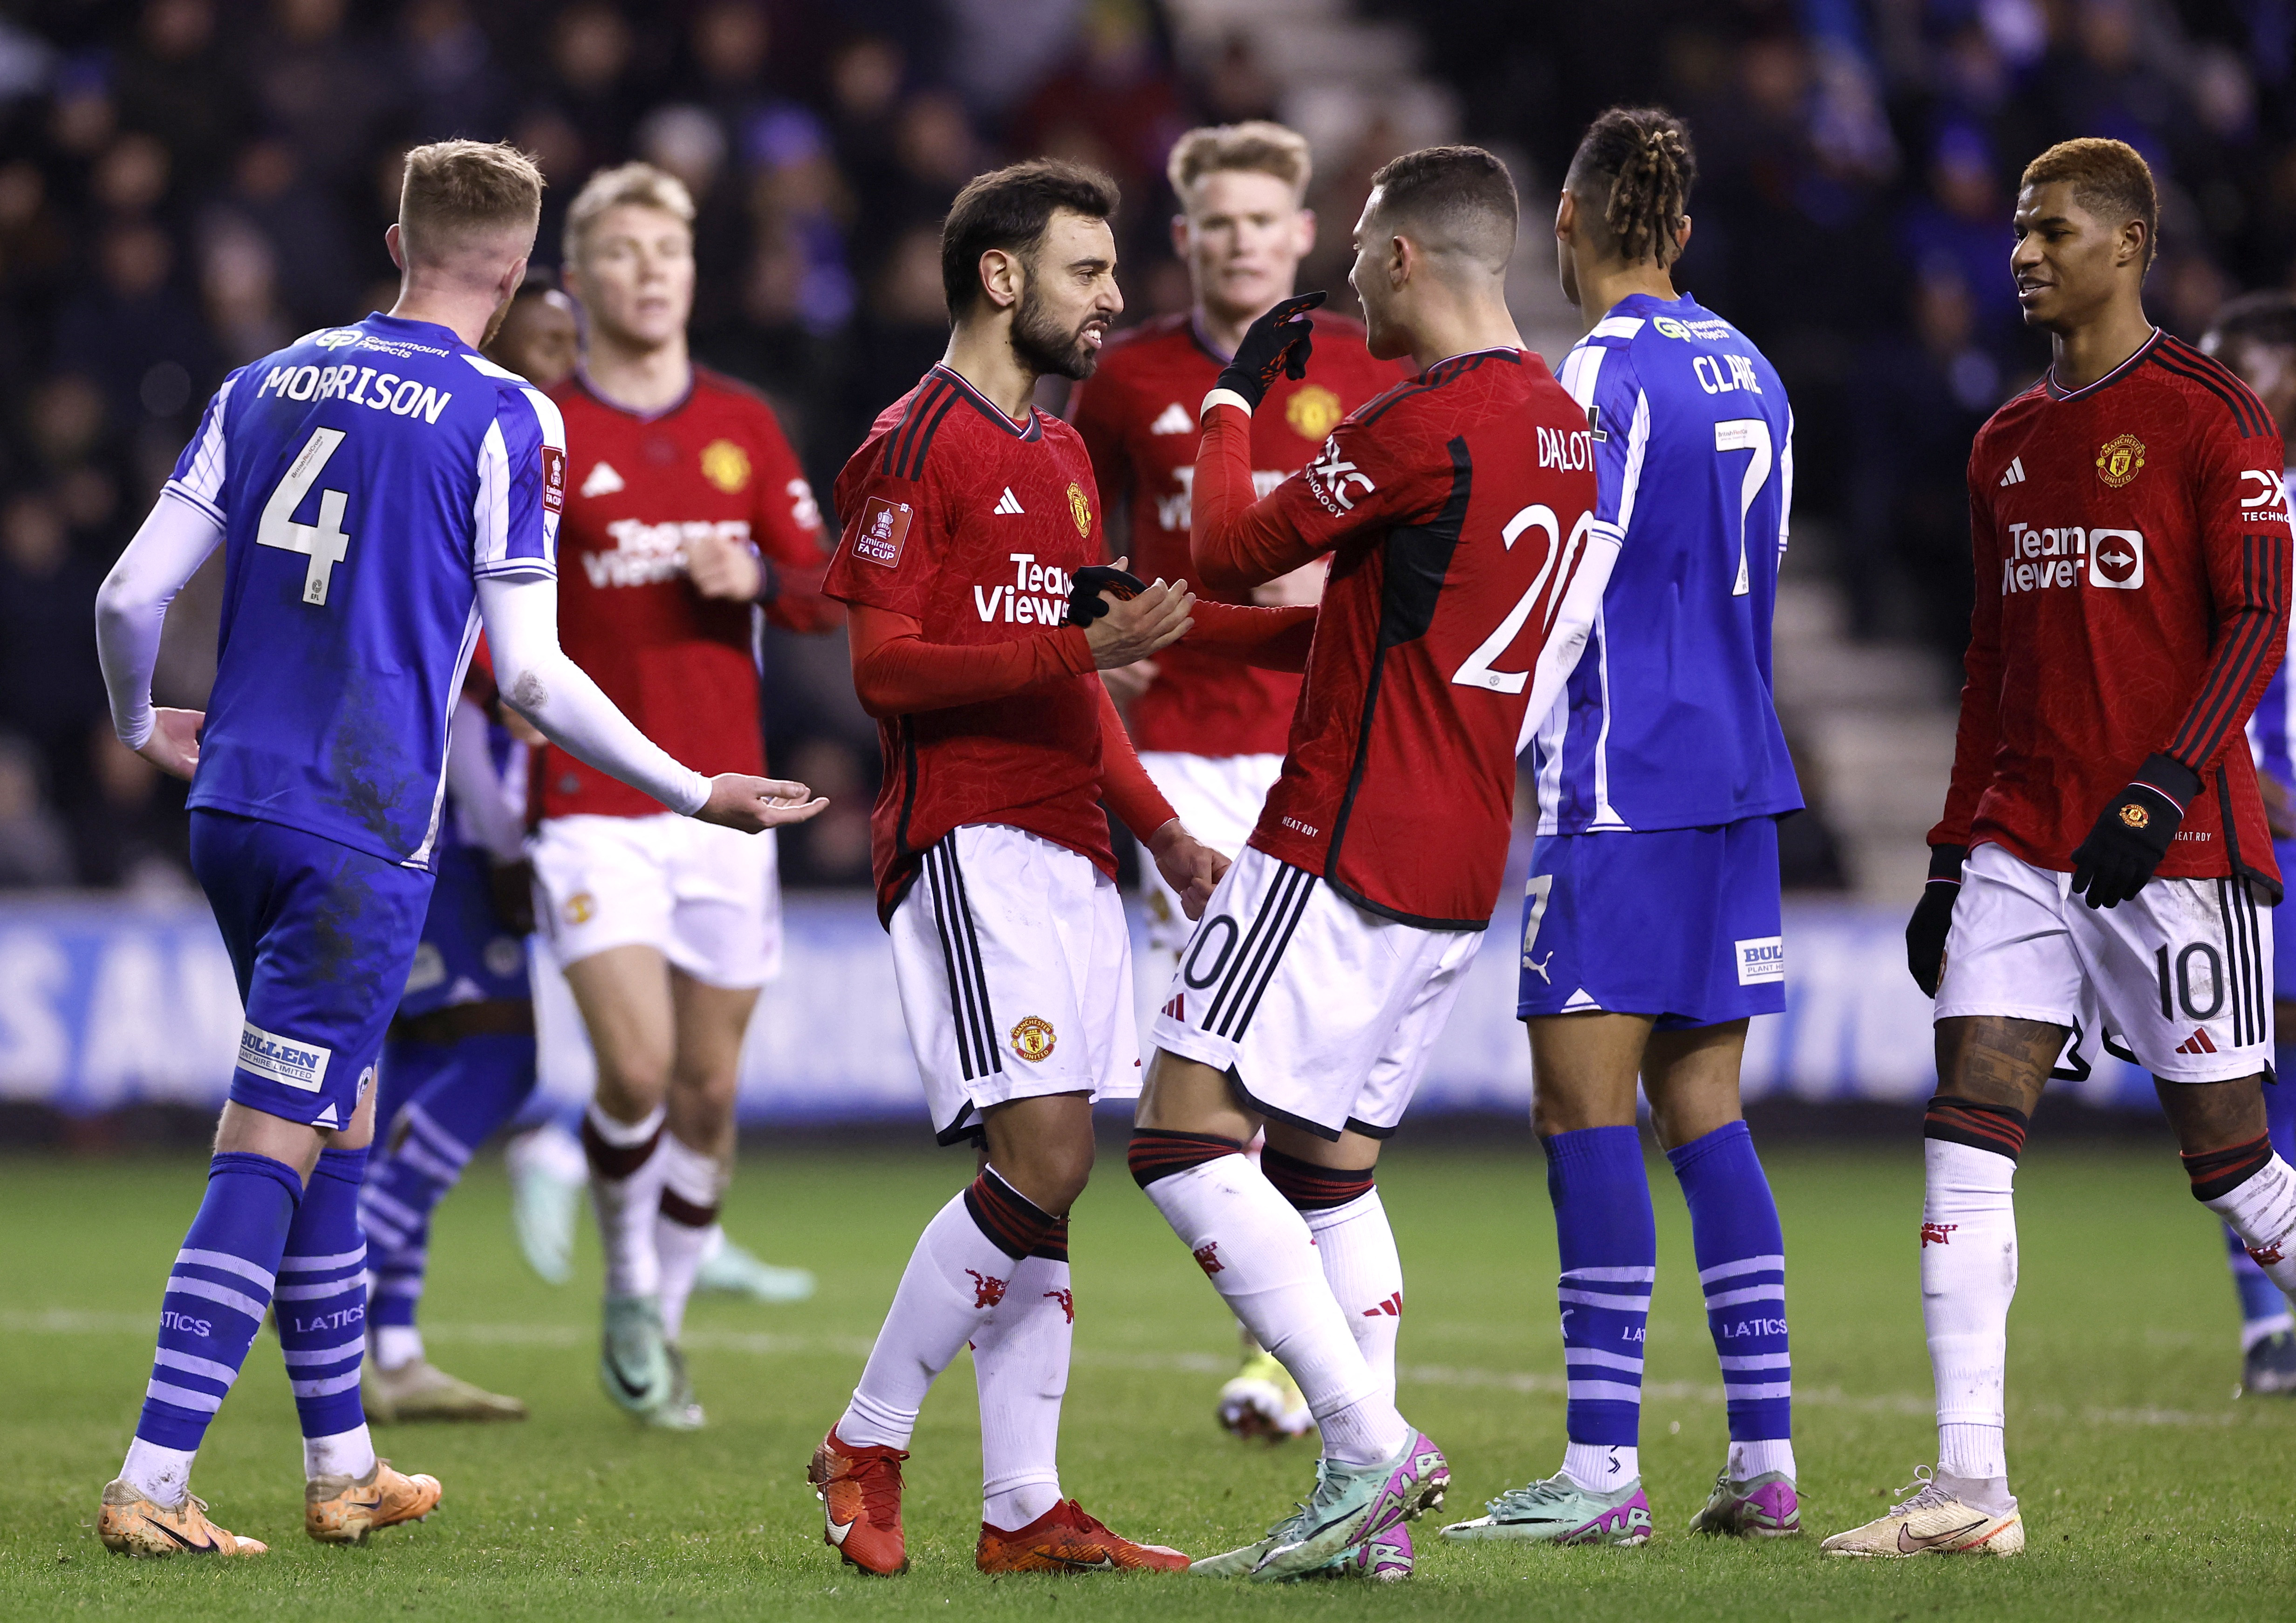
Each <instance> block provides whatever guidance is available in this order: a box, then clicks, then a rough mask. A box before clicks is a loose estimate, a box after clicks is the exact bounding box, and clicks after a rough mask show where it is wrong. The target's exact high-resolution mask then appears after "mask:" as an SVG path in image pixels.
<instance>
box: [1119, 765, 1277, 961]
mask: <svg viewBox="0 0 2296 1623" xmlns="http://www.w3.org/2000/svg"><path fill="white" fill-rule="evenodd" d="M1140 764H1141V765H1142V766H1144V767H1146V768H1147V769H1148V778H1149V781H1150V782H1151V783H1154V784H1155V785H1156V787H1157V788H1158V789H1160V790H1162V791H1164V798H1165V799H1167V800H1169V801H1170V802H1171V803H1172V810H1173V812H1174V813H1175V814H1176V815H1177V816H1178V817H1179V819H1180V821H1181V822H1182V823H1183V824H1186V826H1187V830H1188V832H1190V833H1191V834H1193V835H1194V836H1195V837H1196V838H1197V839H1199V840H1202V841H1203V842H1204V843H1205V844H1206V845H1208V846H1210V847H1211V848H1212V849H1213V850H1215V851H1218V852H1220V853H1222V854H1223V855H1225V856H1226V857H1235V856H1237V855H1238V854H1240V853H1241V852H1242V849H1243V848H1244V843H1245V841H1247V840H1250V839H1251V831H1252V830H1253V829H1254V828H1256V827H1258V826H1259V810H1260V807H1262V806H1264V805H1266V804H1267V791H1269V790H1271V789H1273V788H1275V779H1276V777H1277V775H1279V774H1281V773H1282V772H1283V757H1282V756H1280V755H1183V754H1181V753H1179V752H1178V751H1177V750H1144V751H1143V752H1142V754H1141V757H1140ZM1140 881H1141V882H1140V889H1141V896H1142V899H1143V900H1144V901H1145V902H1146V903H1147V904H1148V947H1149V950H1150V951H1151V952H1152V953H1156V954H1160V955H1161V954H1176V953H1177V952H1178V951H1179V950H1180V949H1181V948H1182V947H1185V946H1186V945H1187V944H1188V938H1189V936H1190V935H1191V934H1193V932H1194V930H1195V928H1196V927H1195V925H1194V924H1193V923H1191V922H1189V919H1188V915H1187V914H1185V912H1183V911H1182V910H1181V907H1180V894H1179V892H1178V891H1177V890H1175V889H1172V887H1171V886H1169V885H1168V884H1166V883H1165V882H1164V875H1163V874H1162V873H1160V872H1159V871H1158V869H1157V866H1156V862H1155V859H1154V858H1153V857H1150V856H1149V855H1148V853H1147V852H1146V851H1145V850H1144V851H1142V852H1141V853H1140ZM1150 962H1151V963H1156V964H1157V967H1158V972H1159V973H1161V972H1162V970H1163V967H1164V965H1165V964H1166V963H1169V959H1163V960H1161V961H1159V960H1157V959H1151V960H1150Z"/></svg>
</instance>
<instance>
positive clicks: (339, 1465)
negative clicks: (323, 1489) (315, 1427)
mask: <svg viewBox="0 0 2296 1623" xmlns="http://www.w3.org/2000/svg"><path fill="white" fill-rule="evenodd" d="M373 1469H374V1441H373V1439H372V1438H370V1437H369V1436H368V1435H367V1430H366V1422H365V1421H361V1422H359V1423H358V1424H357V1425H356V1426H353V1427H352V1428H351V1429H350V1430H348V1431H338V1432H336V1433H335V1434H334V1435H333V1436H332V1437H307V1438H305V1439H303V1475H304V1476H305V1477H307V1478H318V1477H348V1478H350V1479H351V1480H353V1481H357V1480H359V1479H361V1478H362V1477H365V1475H366V1473H367V1472H368V1471H373Z"/></svg>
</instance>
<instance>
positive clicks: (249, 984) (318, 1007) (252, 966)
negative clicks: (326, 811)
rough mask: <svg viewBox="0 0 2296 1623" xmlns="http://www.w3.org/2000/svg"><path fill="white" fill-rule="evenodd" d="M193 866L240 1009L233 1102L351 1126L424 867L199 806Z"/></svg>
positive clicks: (417, 914)
mask: <svg viewBox="0 0 2296 1623" xmlns="http://www.w3.org/2000/svg"><path fill="white" fill-rule="evenodd" d="M192 872H193V873H195V874H197V875H198V876H199V881H200V886H201V889H204V890H205V891H206V892H207V895H208V903H209V906H212V907H213V908H214V909H215V916H216V925H217V928H218V929H219V930H222V932H223V944H224V947H225V950H226V951H228V952H229V953H230V954H231V967H232V971H233V972H234V974H235V975H236V976H237V977H238V979H239V996H240V1001H241V1002H242V1004H244V1005H245V1006H246V1010H247V1024H246V1025H245V1026H244V1027H243V1028H242V1029H241V1032H240V1038H239V1063H238V1065H237V1066H236V1067H235V1068H234V1070H233V1072H232V1078H231V1097H232V1099H233V1101H234V1102H236V1103H240V1104H243V1105H246V1106H247V1107H248V1108H249V1109H250V1110H258V1111H263V1112H265V1113H266V1115H272V1116H280V1117H284V1118H285V1119H287V1120H290V1121H300V1122H305V1123H307V1124H308V1125H310V1126H312V1127H348V1126H349V1125H350V1120H351V1115H352V1112H353V1111H356V1110H357V1108H358V1103H359V1100H360V1099H361V1098H362V1097H363V1096H364V1095H365V1092H366V1090H367V1089H368V1088H369V1087H370V1086H373V1082H374V1062H375V1056H376V1055H377V1053H380V1052H381V1047H382V1034H383V1031H384V1029H386V1028H387V1027H389V1024H390V1017H391V1014H392V1012H393V1011H395V1010H396V1009H397V1008H398V998H399V993H400V991H401V989H402V988H405V986H406V970H407V966H408V964H409V963H412V962H413V961H414V948H415V944H416V942H417V941H418V940H420V939H421V936H422V915H423V913H424V911H425V910H426V909H427V908H428V907H429V906H430V874H429V873H422V872H420V871H418V870H416V869H413V868H403V867H400V866H399V865H398V864H397V863H394V862H391V861H389V859H387V858H385V857H375V856H371V855H369V854H368V853H366V852H365V851H357V850H353V849H352V848H350V847H348V846H346V845H340V844H338V843H336V842H335V841H334V840H328V839H325V838H324V837H323V836H321V835H318V834H312V833H307V832H304V831H303V830H301V829H295V828H289V827H287V826H286V825H285V824H278V823H266V822H263V821H261V820H259V819H258V818H254V817H242V816H234V814H232V813H229V812H219V811H213V810H209V809H204V808H202V809H199V810H194V811H193V813H192Z"/></svg>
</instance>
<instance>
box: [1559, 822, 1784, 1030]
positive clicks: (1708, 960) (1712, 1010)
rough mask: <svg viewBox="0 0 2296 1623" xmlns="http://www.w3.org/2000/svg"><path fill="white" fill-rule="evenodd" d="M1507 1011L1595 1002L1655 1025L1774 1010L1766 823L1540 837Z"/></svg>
mask: <svg viewBox="0 0 2296 1623" xmlns="http://www.w3.org/2000/svg"><path fill="white" fill-rule="evenodd" d="M1785 1006H1786V965H1785V944H1784V927H1783V926H1782V924H1781V923H1780V922H1779V908H1778V828H1777V824H1776V822H1775V819H1773V818H1769V817H1750V818H1747V819H1746V820H1745V821H1743V822H1740V823H1728V824H1721V825H1719V826H1718V827H1713V828H1677V829H1656V830H1652V831H1649V832H1620V833H1604V834H1549V835H1546V836H1543V837H1542V838H1541V839H1540V840H1538V844H1537V845H1536V846H1534V847H1533V848H1532V849H1531V857H1530V879H1529V883H1528V884H1526V885H1525V887H1524V889H1523V909H1522V939H1521V982H1520V987H1519V990H1518V992H1517V996H1516V1003H1515V1016H1516V1018H1517V1019H1520V1020H1530V1019H1534V1018H1536V1017H1538V1016H1541V1015H1548V1014H1577V1013H1582V1012H1594V1011H1603V1012H1611V1013H1616V1014H1647V1015H1652V1016H1654V1017H1656V1019H1657V1021H1658V1029H1660V1030H1661V1031H1686V1030H1691V1029H1695V1028H1698V1027H1701V1026H1718V1025H1723V1024H1726V1022H1728V1021H1736V1020H1743V1019H1745V1018H1747V1017H1748V1016H1749V1015H1754V1014H1775V1013H1778V1012H1781V1011H1782V1010H1784V1008H1785Z"/></svg>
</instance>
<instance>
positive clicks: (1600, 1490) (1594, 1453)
mask: <svg viewBox="0 0 2296 1623" xmlns="http://www.w3.org/2000/svg"><path fill="white" fill-rule="evenodd" d="M1562 1474H1563V1475H1564V1476H1566V1477H1569V1478H1570V1480H1572V1481H1573V1482H1576V1483H1577V1484H1579V1487H1581V1488H1585V1489H1586V1490H1587V1492H1589V1493H1596V1494H1614V1493H1616V1492H1618V1491H1619V1490H1620V1488H1624V1487H1625V1486H1626V1485H1627V1484H1628V1483H1629V1482H1634V1481H1638V1480H1640V1479H1641V1477H1642V1474H1643V1451H1642V1450H1641V1449H1640V1448H1637V1447H1630V1446H1628V1445H1627V1444H1623V1443H1565V1444H1563V1446H1562Z"/></svg>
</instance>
